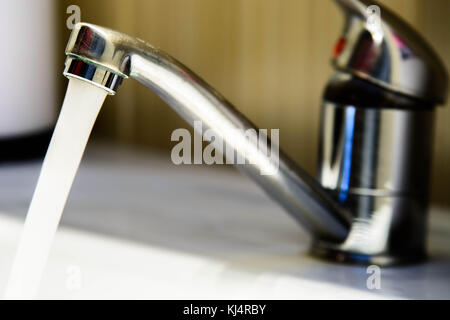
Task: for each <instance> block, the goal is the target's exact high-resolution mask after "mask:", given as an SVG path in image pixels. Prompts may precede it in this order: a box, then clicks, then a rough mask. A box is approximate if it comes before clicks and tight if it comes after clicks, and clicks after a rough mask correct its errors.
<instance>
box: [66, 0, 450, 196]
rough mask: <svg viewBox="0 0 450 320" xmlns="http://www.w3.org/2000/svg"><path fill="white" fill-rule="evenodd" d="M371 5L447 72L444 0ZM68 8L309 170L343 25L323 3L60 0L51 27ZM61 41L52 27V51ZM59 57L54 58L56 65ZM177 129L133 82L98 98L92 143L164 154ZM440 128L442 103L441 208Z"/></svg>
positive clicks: (445, 190)
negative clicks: (411, 34)
mask: <svg viewBox="0 0 450 320" xmlns="http://www.w3.org/2000/svg"><path fill="white" fill-rule="evenodd" d="M381 3H383V4H385V5H387V6H388V7H389V8H391V9H393V10H394V11H395V12H397V13H399V14H400V15H401V16H402V17H404V18H405V19H406V20H407V21H408V22H410V23H411V24H412V25H413V26H414V27H415V28H416V29H417V30H419V32H420V33H422V34H423V35H424V36H425V38H426V39H428V41H429V42H430V43H431V44H432V45H433V47H434V48H435V49H436V51H437V52H438V54H439V55H440V57H441V58H442V60H443V61H444V62H445V64H446V66H447V70H450V41H449V40H450V37H449V31H450V19H449V14H450V0H390V1H387V0H386V1H381ZM71 4H77V5H79V6H80V8H81V20H82V21H86V22H91V23H95V24H99V25H103V26H106V27H110V28H113V29H117V30H120V31H122V32H125V33H128V34H131V35H135V36H138V37H139V38H142V39H145V40H146V41H148V42H149V43H151V44H153V45H155V46H158V47H161V48H162V49H163V50H165V51H167V52H168V53H170V54H171V55H172V56H174V57H175V58H177V59H178V60H180V61H181V62H183V63H184V64H186V65H187V66H189V68H191V69H192V70H194V71H195V72H196V73H198V74H199V75H201V76H202V77H203V78H204V79H205V80H206V81H207V82H209V83H210V84H211V85H212V86H213V87H215V88H216V89H217V90H218V91H220V92H221V93H222V94H223V95H224V96H225V97H227V98H228V100H230V101H231V103H233V104H234V105H235V106H236V107H237V108H238V109H239V110H240V111H242V112H243V113H244V114H246V115H247V116H248V117H249V118H250V119H251V120H252V121H253V122H254V123H255V124H257V125H258V126H260V127H263V128H279V129H280V143H281V147H282V148H283V149H284V150H285V151H286V152H287V153H288V154H290V155H291V156H292V157H293V158H294V159H295V160H296V161H297V162H298V163H299V164H300V165H302V166H303V167H304V168H305V169H306V170H307V171H308V172H310V173H311V174H314V172H315V168H316V155H317V144H318V142H317V140H318V123H319V110H320V108H319V106H320V102H321V94H322V90H323V88H324V85H325V83H326V81H327V79H328V77H329V76H330V74H331V72H332V69H331V67H330V63H329V61H330V55H331V49H332V47H333V44H334V42H335V40H336V39H337V37H338V35H339V34H340V31H341V29H342V25H343V18H342V15H341V13H340V12H339V9H338V8H337V6H336V5H335V4H334V3H333V1H331V0H134V1H132V0H127V1H118V0H95V1H92V0H89V1H88V0H78V1H74V0H63V1H58V8H57V11H58V15H57V16H58V17H59V18H58V19H60V18H61V21H60V22H59V23H60V25H64V26H65V19H66V18H67V17H68V15H67V14H66V13H65V11H66V8H67V6H69V5H71ZM60 13H61V14H60ZM381 14H382V13H381ZM62 18H64V21H63V20H62ZM68 35H69V30H67V29H65V28H62V30H61V32H60V38H61V39H60V42H61V46H60V47H61V48H63V47H64V46H65V43H66V41H67V38H68ZM61 51H62V49H61ZM63 60H64V56H63V55H61V65H62V63H63ZM61 90H65V88H61ZM179 127H186V128H188V125H187V124H186V123H184V121H183V120H181V119H180V118H179V117H178V115H176V114H175V113H174V112H173V111H172V110H171V109H170V108H169V107H168V106H167V105H165V104H164V103H163V102H162V101H161V100H159V98H158V97H156V95H154V94H153V93H152V92H150V91H149V90H148V89H146V88H144V87H143V86H142V85H140V84H139V83H137V82H135V81H125V82H124V84H123V85H122V87H121V88H120V91H119V94H118V95H117V96H116V97H114V98H108V99H107V102H106V104H105V106H104V107H103V110H102V113H101V116H100V119H99V121H98V123H97V125H96V129H95V132H94V138H97V139H108V140H113V141H115V142H116V143H124V144H133V145H137V146H140V147H142V148H158V149H161V150H164V152H165V153H166V154H167V156H168V157H169V156H170V152H169V151H168V150H170V148H171V146H172V145H173V143H172V142H171V141H170V134H171V132H172V131H173V130H174V129H175V128H179ZM449 127H450V108H449V103H447V106H446V107H445V108H439V110H438V116H437V128H436V141H435V157H434V167H433V186H432V195H433V200H434V202H435V203H438V204H444V205H450V191H449V190H450V166H449V163H450V128H449Z"/></svg>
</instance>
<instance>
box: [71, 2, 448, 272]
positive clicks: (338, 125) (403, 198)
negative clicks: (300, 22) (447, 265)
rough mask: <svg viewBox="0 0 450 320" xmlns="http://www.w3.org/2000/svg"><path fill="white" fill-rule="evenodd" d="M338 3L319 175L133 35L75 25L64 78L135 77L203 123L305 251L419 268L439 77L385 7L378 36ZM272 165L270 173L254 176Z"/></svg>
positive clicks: (114, 84) (442, 90)
mask: <svg viewBox="0 0 450 320" xmlns="http://www.w3.org/2000/svg"><path fill="white" fill-rule="evenodd" d="M337 2H338V3H339V4H340V5H341V7H342V9H343V11H344V12H345V14H346V21H347V24H346V27H345V30H344V35H343V38H342V39H344V40H342V39H341V41H340V46H339V50H338V51H339V52H337V55H336V56H335V59H334V65H335V68H336V70H337V71H336V74H335V75H334V76H333V78H332V79H331V80H330V82H329V84H328V86H327V88H326V90H325V94H324V103H323V106H322V124H321V133H320V136H321V145H320V154H319V171H318V177H317V179H315V178H313V177H311V176H309V175H308V174H307V173H306V172H305V171H304V170H302V169H301V168H300V167H298V166H297V165H295V164H294V163H293V162H292V161H291V160H290V159H289V158H288V157H287V156H286V155H285V154H284V153H283V152H281V151H280V156H279V161H278V163H276V164H275V163H274V162H273V159H271V158H268V157H267V155H266V153H265V152H264V151H262V150H260V149H259V148H258V146H257V144H256V142H255V141H252V140H251V139H247V138H246V137H245V136H237V137H236V136H235V135H233V136H229V135H226V134H224V133H226V132H230V131H232V130H235V129H241V130H242V129H243V130H246V129H249V128H253V129H256V128H255V126H254V125H253V124H252V123H251V122H250V121H249V120H247V118H246V117H244V116H243V115H242V114H241V113H239V112H238V111H237V110H236V109H235V108H234V107H233V106H232V105H231V104H230V103H229V102H228V101H227V100H226V99H225V98H224V97H222V96H221V95H220V94H219V93H218V92H217V91H215V90H214V89H213V88H211V87H210V86H209V85H208V84H206V83H205V82H204V81H203V80H202V79H201V78H199V77H198V76H197V75H195V74H194V73H193V72H192V71H190V70H189V69H188V68H186V67H185V66H183V65H182V64H181V63H179V62H178V61H176V60H175V59H173V58H172V57H170V56H169V55H168V54H166V53H164V52H162V51H161V50H159V49H157V48H154V47H152V46H151V45H149V44H147V43H146V42H144V41H142V40H140V39H137V38H133V37H129V36H127V35H124V34H122V33H119V32H116V31H113V30H109V29H106V28H103V27H99V26H95V25H92V24H87V23H79V24H77V25H76V26H75V28H74V30H73V31H72V34H71V37H70V39H69V42H68V44H67V48H66V54H67V59H66V67H65V70H64V75H66V76H67V77H69V78H70V77H75V78H79V79H82V80H85V81H89V82H90V83H92V84H93V85H96V86H99V87H102V88H103V89H105V90H107V91H108V92H109V93H110V94H115V92H116V91H117V89H118V87H119V85H120V83H121V82H122V80H123V79H126V78H133V79H136V80H137V81H139V82H140V83H142V84H143V85H145V86H146V87H148V88H150V89H151V90H153V91H154V92H155V93H157V94H158V95H159V96H160V97H161V98H162V99H163V100H164V101H165V102H167V104H168V105H170V106H171V107H172V108H173V109H174V110H175V111H177V112H178V113H179V114H180V115H181V116H182V117H183V118H184V119H185V120H187V122H188V123H190V124H191V125H193V124H194V121H196V120H200V121H202V124H203V126H204V127H206V128H208V129H212V130H213V131H214V132H215V133H216V134H217V135H218V136H221V138H222V139H223V142H224V143H225V145H226V146H227V148H230V149H233V150H234V151H235V153H236V154H237V155H239V156H241V157H242V158H244V159H246V160H249V159H248V158H249V155H251V158H252V161H247V163H248V162H250V163H248V164H245V165H238V168H239V169H241V170H242V171H244V172H245V173H246V174H247V175H248V176H249V177H251V178H252V179H253V180H254V181H256V182H257V183H258V184H259V185H260V186H261V187H262V188H263V189H264V190H265V191H266V192H267V194H269V195H270V196H271V197H272V198H273V199H275V200H276V201H278V202H279V203H280V204H281V205H282V206H283V207H284V208H285V209H286V210H287V212H288V213H290V214H291V215H292V216H293V217H294V218H295V219H296V220H297V221H298V222H300V223H301V224H302V225H303V226H304V227H305V228H306V229H307V230H309V231H310V232H311V233H312V234H313V237H314V241H313V249H312V252H313V253H315V254H317V255H320V256H325V257H328V258H332V259H335V260H338V261H352V262H360V263H377V264H383V265H386V264H392V263H399V262H408V261H416V260H418V259H422V258H423V257H424V255H425V245H424V244H425V225H426V219H425V217H426V215H425V213H426V207H427V197H428V177H429V168H430V155H431V145H432V132H433V118H434V109H435V105H436V104H438V103H441V102H443V101H444V100H445V96H446V88H447V76H446V73H445V71H444V69H443V68H442V66H441V64H440V62H439V60H438V59H437V58H436V56H435V55H434V53H433V52H432V51H431V49H430V48H429V47H428V46H427V45H426V43H425V42H424V41H423V40H420V38H418V37H417V35H416V33H415V32H413V31H412V30H411V29H410V28H409V27H408V26H406V25H405V24H404V23H403V22H401V20H400V19H399V18H397V17H395V16H394V15H393V14H391V13H390V12H389V11H387V9H384V8H382V11H381V12H382V14H383V17H384V16H386V18H383V19H382V21H381V28H382V29H381V37H378V36H377V35H376V34H374V32H375V31H373V30H372V29H371V28H370V25H368V24H367V18H368V14H369V13H368V12H367V4H364V3H363V2H361V1H357V0H337ZM378 31H380V30H378ZM274 166H277V168H278V170H275V172H276V174H273V175H261V174H260V172H261V171H262V170H264V168H271V167H274Z"/></svg>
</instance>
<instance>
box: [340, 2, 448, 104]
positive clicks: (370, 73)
mask: <svg viewBox="0 0 450 320" xmlns="http://www.w3.org/2000/svg"><path fill="white" fill-rule="evenodd" d="M335 1H336V2H337V4H338V5H339V7H340V8H341V9H342V10H343V12H344V14H345V19H346V24H345V28H344V31H343V35H342V37H341V38H340V40H339V41H338V43H337V44H336V47H335V51H334V58H333V64H334V66H335V68H337V69H339V70H341V71H344V72H347V73H350V74H352V75H355V76H357V77H359V78H362V79H364V80H367V81H369V82H371V83H373V84H376V85H378V86H380V87H382V88H384V89H387V90H390V91H393V92H396V93H400V94H403V95H407V96H410V97H413V98H417V99H420V100H424V101H427V102H431V103H432V104H435V103H444V102H445V100H446V97H447V88H448V75H447V72H446V70H445V67H444V65H443V63H442V62H441V60H440V59H439V57H438V56H437V55H436V53H435V52H434V51H433V49H432V48H431V46H430V45H429V44H428V43H427V42H426V41H425V40H424V39H423V38H422V37H421V36H420V35H419V34H418V33H417V32H416V31H415V30H414V29H413V28H412V27H411V26H409V25H408V24H407V23H406V22H405V21H403V20H402V19H401V18H400V17H398V16H397V15H395V14H394V13H392V12H391V11H389V10H388V9H387V8H385V7H383V6H381V5H378V4H376V5H372V3H374V1H369V0H335Z"/></svg>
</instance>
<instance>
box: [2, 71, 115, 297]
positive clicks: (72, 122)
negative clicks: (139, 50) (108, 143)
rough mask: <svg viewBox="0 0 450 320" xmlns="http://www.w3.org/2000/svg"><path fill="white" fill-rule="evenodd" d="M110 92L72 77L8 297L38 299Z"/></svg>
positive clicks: (21, 240) (49, 149)
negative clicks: (74, 184)
mask: <svg viewBox="0 0 450 320" xmlns="http://www.w3.org/2000/svg"><path fill="white" fill-rule="evenodd" d="M106 95H107V93H106V91H105V90H103V89H101V88H98V87H96V86H94V85H91V84H89V83H87V82H85V81H82V80H78V79H70V80H69V85H68V88H67V92H66V96H65V98H64V103H63V106H62V109H61V113H60V115H59V118H58V122H57V124H56V127H55V130H54V132H53V136H52V139H51V142H50V145H49V147H48V150H47V154H46V156H45V159H44V162H43V165H42V169H41V173H40V176H39V180H38V183H37V185H36V189H35V191H34V194H33V199H32V200H31V204H30V207H29V209H28V213H27V217H26V220H25V224H24V228H23V231H22V235H21V238H20V242H19V246H18V249H17V252H16V256H15V259H14V262H13V266H12V270H11V274H10V277H9V280H8V284H7V287H6V292H5V298H7V299H32V298H35V297H36V294H37V292H38V288H39V282H40V280H41V277H42V274H43V271H44V268H45V265H46V262H47V259H48V256H49V252H50V249H51V245H52V242H53V238H54V236H55V233H56V230H57V228H58V224H59V221H60V219H61V216H62V213H63V210H64V206H65V203H66V200H67V197H68V195H69V191H70V188H71V186H72V182H73V180H74V178H75V174H76V172H77V170H78V166H79V164H80V161H81V158H82V156H83V152H84V149H85V147H86V144H87V141H88V139H89V135H90V133H91V130H92V127H93V125H94V122H95V120H96V118H97V115H98V113H99V111H100V108H101V106H102V104H103V101H104V100H105V97H106Z"/></svg>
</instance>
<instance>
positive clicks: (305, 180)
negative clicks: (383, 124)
mask: <svg viewBox="0 0 450 320" xmlns="http://www.w3.org/2000/svg"><path fill="white" fill-rule="evenodd" d="M66 54H67V60H66V68H65V70H64V75H65V76H67V77H77V78H80V79H83V80H85V81H89V82H91V83H92V84H94V85H97V86H101V87H103V88H104V89H105V90H107V91H108V92H109V93H110V94H114V93H115V92H116V90H117V88H118V86H119V84H120V83H121V80H122V79H123V78H128V77H129V78H133V79H135V80H137V81H139V82H140V83H142V84H143V85H144V86H146V87H148V88H150V89H151V90H153V91H154V92H155V93H156V94H158V95H159V96H160V97H161V98H162V99H163V100H164V101H165V102H166V103H167V104H168V105H170V106H171V107H172V108H173V109H174V110H175V111H176V112H177V113H178V114H179V115H180V116H181V117H183V118H184V119H185V120H186V121H187V122H188V123H189V124H191V125H194V121H201V122H202V125H203V128H206V129H211V130H213V131H214V132H215V133H216V134H217V135H218V136H220V137H221V138H222V140H223V142H224V144H225V145H226V147H227V150H228V148H230V149H232V150H234V152H235V154H236V155H238V156H240V157H242V158H244V159H246V160H249V159H248V157H249V155H251V158H252V159H256V160H257V161H252V162H250V163H247V161H246V164H244V165H239V166H238V168H239V169H241V170H242V171H243V172H244V173H246V174H247V175H248V176H249V177H250V178H252V179H253V180H254V181H255V182H256V183H258V184H259V185H260V186H261V187H262V188H263V189H264V190H265V191H266V192H267V194H268V195H269V196H271V197H272V198H273V199H274V200H276V201H278V203H280V204H281V205H282V206H283V207H284V208H285V209H286V211H287V212H288V213H290V214H291V216H292V217H293V218H295V220H296V221H297V222H299V223H300V224H301V225H303V226H304V227H305V228H306V229H307V230H309V231H310V232H311V233H312V234H313V235H314V236H317V237H320V238H321V239H328V240H329V241H333V242H342V241H343V240H344V239H345V238H346V237H347V235H348V232H349V229H350V225H351V216H350V215H349V214H348V213H347V212H346V210H345V209H343V208H342V207H341V206H340V205H339V204H338V203H337V202H336V201H335V200H334V199H333V198H332V197H331V196H330V195H329V194H328V192H327V191H325V190H324V189H323V188H322V187H321V185H320V184H319V183H318V182H317V181H316V180H315V179H314V178H312V177H311V176H310V175H308V174H307V173H306V172H305V171H304V170H302V169H301V168H300V167H298V166H297V165H295V164H294V163H293V162H292V161H291V160H290V159H289V158H288V157H287V156H286V155H285V154H284V153H283V152H281V151H280V153H279V160H278V159H277V162H276V163H275V161H274V160H273V159H271V158H269V157H268V156H267V155H266V152H265V151H263V150H260V148H258V145H257V141H253V140H252V139H247V137H245V135H243V134H242V135H237V136H236V135H228V134H225V133H228V132H236V131H237V129H238V130H239V131H241V132H242V131H243V130H244V131H245V130H247V129H256V127H255V126H254V125H253V124H252V123H251V122H250V121H249V120H248V119H247V118H246V117H245V116H243V115H242V114H241V113H240V112H239V111H237V110H236V109H235V108H234V107H233V106H232V105H231V104H230V103H229V102H228V101H227V100H226V99H225V98H224V97H222V96H221V95H220V94H219V93H218V92H217V91H216V90H214V89H213V88H211V87H210V86H209V85H208V84H207V83H205V82H204V81H203V80H202V79H201V78H200V77H198V76H197V75H195V74H194V73H193V72H192V71H190V70H189V69H188V68H186V67H185V66H184V65H182V64H181V63H179V62H178V61H176V60H175V59H173V58H172V57H170V56H169V55H168V54H166V53H164V52H163V51H161V50H159V49H157V48H154V47H152V46H151V45H149V44H147V43H145V42H144V41H142V40H140V39H137V38H133V37H129V36H127V35H124V34H122V33H119V32H116V31H113V30H109V29H106V28H103V27H99V26H95V25H92V24H87V23H79V24H77V25H76V26H75V28H74V29H73V31H72V34H71V36H70V39H69V42H68V44H67V48H66ZM200 134H201V132H200ZM275 167H276V170H274V172H275V173H274V174H271V175H261V170H263V169H264V170H266V169H267V168H269V169H270V168H272V169H274V168H275Z"/></svg>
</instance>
